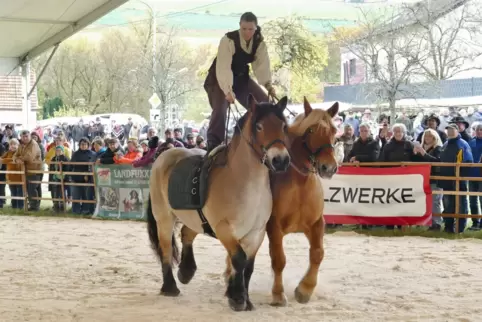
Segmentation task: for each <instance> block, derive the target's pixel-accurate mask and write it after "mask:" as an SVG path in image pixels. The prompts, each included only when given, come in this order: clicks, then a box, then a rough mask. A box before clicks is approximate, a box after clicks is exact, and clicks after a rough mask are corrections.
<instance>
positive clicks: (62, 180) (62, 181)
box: [59, 162, 67, 213]
mask: <svg viewBox="0 0 482 322" xmlns="http://www.w3.org/2000/svg"><path fill="white" fill-rule="evenodd" d="M59 170H60V189H61V191H62V202H63V205H62V209H63V210H62V212H63V213H66V209H67V200H65V185H64V164H63V162H60V168H59Z"/></svg>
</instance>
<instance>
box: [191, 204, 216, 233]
mask: <svg viewBox="0 0 482 322" xmlns="http://www.w3.org/2000/svg"><path fill="white" fill-rule="evenodd" d="M196 210H197V213H198V214H199V218H200V219H201V222H202V227H203V230H204V233H205V234H206V235H208V236H211V237H213V238H217V237H216V234H215V233H214V231H213V229H212V228H211V225H210V224H209V223H208V220H207V219H206V217H205V216H204V213H203V210H202V209H196Z"/></svg>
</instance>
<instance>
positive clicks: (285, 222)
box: [266, 98, 342, 306]
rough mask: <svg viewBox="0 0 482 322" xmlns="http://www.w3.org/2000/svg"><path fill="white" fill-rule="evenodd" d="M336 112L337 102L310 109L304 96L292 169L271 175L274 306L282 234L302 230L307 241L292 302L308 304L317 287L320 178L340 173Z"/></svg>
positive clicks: (279, 286) (279, 294)
mask: <svg viewBox="0 0 482 322" xmlns="http://www.w3.org/2000/svg"><path fill="white" fill-rule="evenodd" d="M337 113H338V103H335V104H334V105H333V106H331V107H330V108H329V109H328V110H327V111H324V110H321V109H312V108H311V106H310V104H309V103H308V101H307V100H306V98H305V101H304V114H300V115H298V116H297V117H296V118H295V120H294V122H293V124H291V126H290V127H289V133H290V143H291V155H292V157H293V158H292V160H291V167H290V169H289V170H288V171H287V172H285V173H280V174H273V175H272V176H271V183H272V184H271V186H272V194H273V212H272V215H271V218H270V219H269V221H268V224H267V225H266V231H267V234H268V239H269V253H270V257H271V267H272V269H273V272H274V283H273V288H272V297H273V299H272V303H271V304H272V305H274V306H285V305H286V304H287V299H286V296H285V294H284V287H283V276H282V274H283V269H284V267H285V265H286V256H285V253H284V250H283V237H284V236H285V235H287V234H290V233H296V232H302V233H304V234H305V236H306V238H308V241H309V243H310V251H309V259H310V266H309V268H308V271H307V273H306V274H305V276H304V277H303V279H302V280H301V282H300V283H299V284H298V286H297V287H296V289H295V298H296V300H297V301H298V302H299V303H307V302H308V301H309V300H310V298H311V295H312V294H313V290H314V289H315V287H316V284H317V278H318V269H319V267H320V264H321V261H322V260H323V256H324V249H323V235H324V229H325V222H324V220H323V207H324V205H323V203H324V198H323V187H322V182H321V180H320V177H321V178H327V179H330V178H331V177H332V176H333V175H334V174H335V173H336V171H337V169H338V164H339V160H337V158H336V154H335V147H334V143H335V135H336V128H335V126H334V125H333V123H332V120H331V119H332V117H333V116H335V115H336V114H337ZM341 147H342V145H341Z"/></svg>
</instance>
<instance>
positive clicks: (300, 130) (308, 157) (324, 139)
mask: <svg viewBox="0 0 482 322" xmlns="http://www.w3.org/2000/svg"><path fill="white" fill-rule="evenodd" d="M304 110H305V112H304V113H303V114H300V115H298V116H297V117H296V119H295V121H294V122H293V124H292V125H291V126H290V129H289V131H290V133H293V134H294V135H295V136H296V137H298V138H300V140H296V141H297V142H299V144H301V147H300V148H299V155H300V158H302V159H303V161H304V166H305V167H307V168H308V169H309V170H310V171H313V172H317V173H318V174H319V175H320V176H321V177H322V178H328V179H329V178H331V177H332V176H333V175H334V174H335V173H336V172H337V170H338V162H337V157H336V154H335V148H334V143H335V135H336V127H335V126H334V124H333V122H332V118H333V116H335V115H336V114H337V113H338V103H335V104H333V106H331V107H330V108H329V109H328V110H326V111H324V110H321V109H312V108H311V105H310V103H309V102H308V101H307V100H306V98H305V101H304ZM297 151H298V150H297Z"/></svg>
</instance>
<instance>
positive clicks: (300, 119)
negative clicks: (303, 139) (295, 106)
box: [290, 109, 334, 136]
mask: <svg viewBox="0 0 482 322" xmlns="http://www.w3.org/2000/svg"><path fill="white" fill-rule="evenodd" d="M314 124H318V127H320V126H323V127H329V128H331V127H334V124H333V122H332V120H331V117H330V115H329V114H328V113H327V112H326V111H324V110H321V109H313V110H311V112H310V114H308V116H306V117H305V113H302V114H298V115H297V116H296V118H295V120H294V121H293V123H292V124H291V125H290V132H291V133H293V134H295V135H296V136H301V135H303V134H304V133H305V132H306V130H308V128H309V127H310V126H313V125H314Z"/></svg>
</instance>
